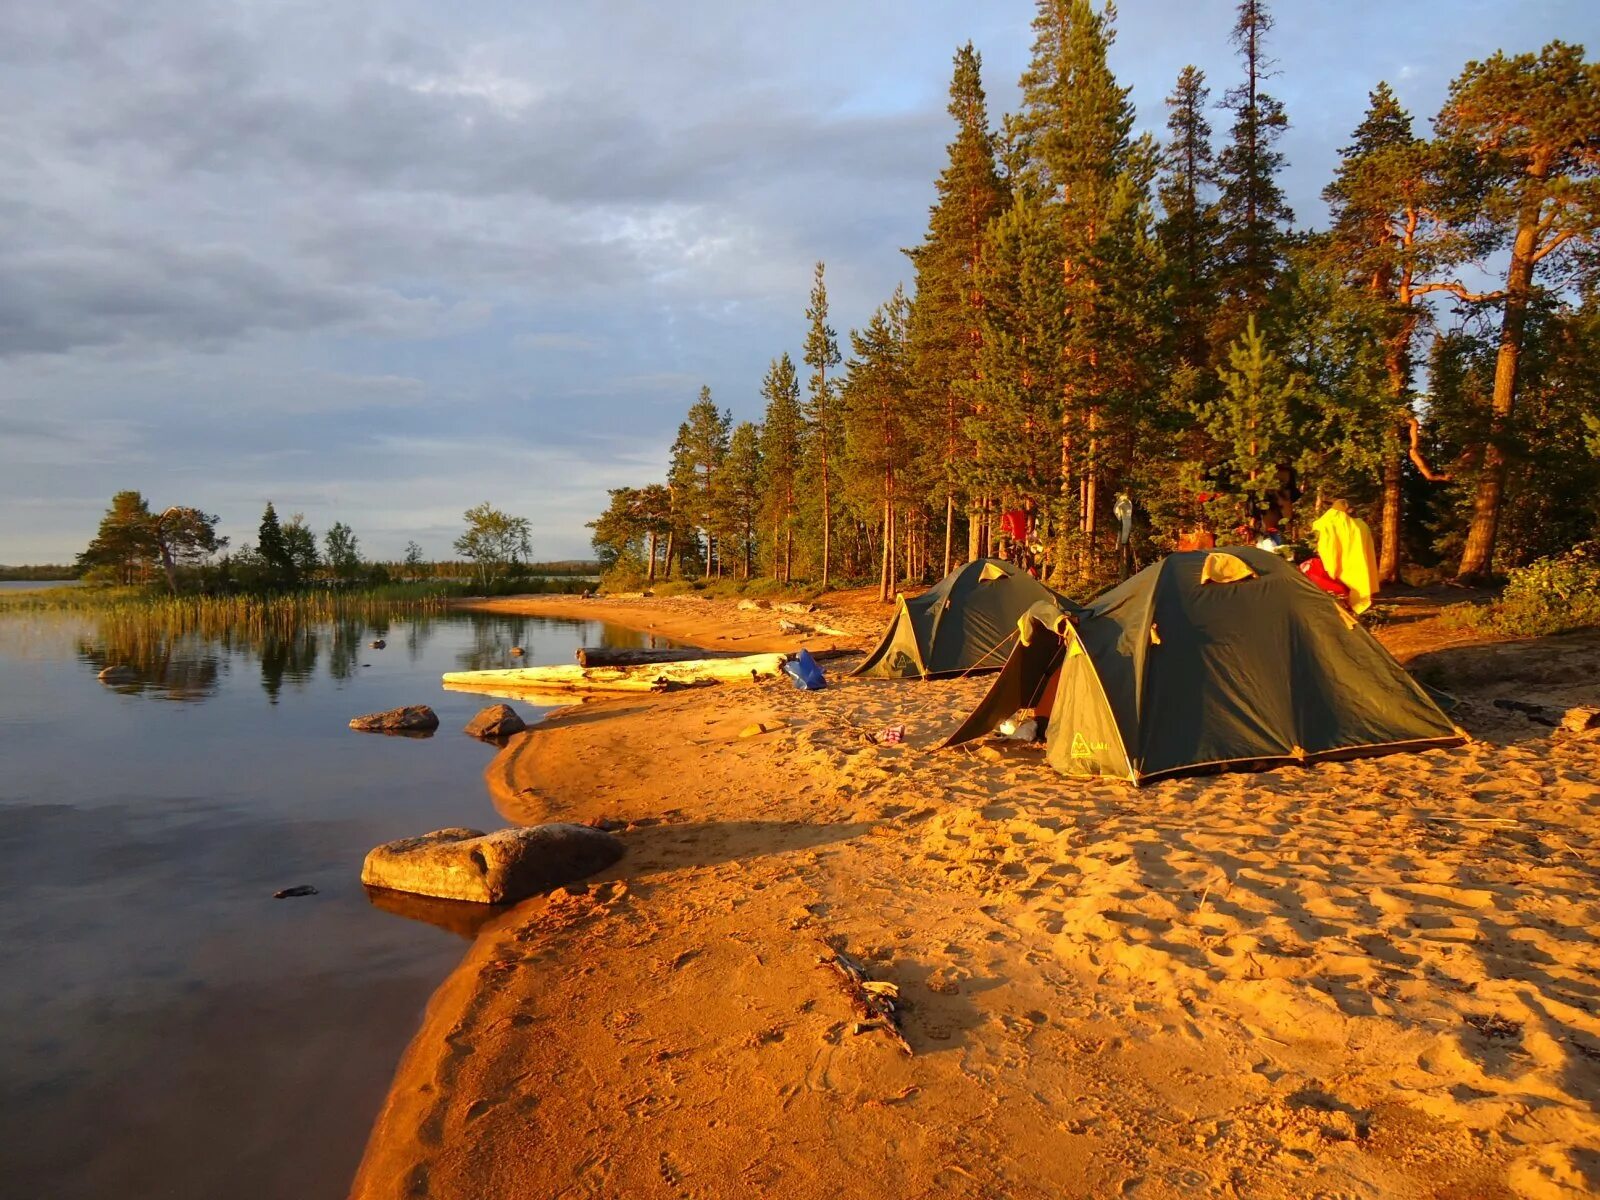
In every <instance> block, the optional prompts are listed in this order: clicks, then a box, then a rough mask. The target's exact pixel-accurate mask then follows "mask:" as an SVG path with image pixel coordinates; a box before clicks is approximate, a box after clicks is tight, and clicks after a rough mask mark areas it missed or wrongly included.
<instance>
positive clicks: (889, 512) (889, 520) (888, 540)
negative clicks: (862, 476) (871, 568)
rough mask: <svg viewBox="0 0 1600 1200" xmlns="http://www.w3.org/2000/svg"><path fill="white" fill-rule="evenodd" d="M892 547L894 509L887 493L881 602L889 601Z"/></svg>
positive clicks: (879, 583) (884, 508)
mask: <svg viewBox="0 0 1600 1200" xmlns="http://www.w3.org/2000/svg"><path fill="white" fill-rule="evenodd" d="M892 545H894V508H893V506H892V505H891V504H890V502H889V496H888V494H887V493H885V494H884V497H883V562H882V564H881V567H880V569H879V571H878V599H879V600H880V601H887V600H888V599H889V586H890V582H891V581H890V579H889V575H890V572H891V569H892V568H891V567H890V565H889V560H890V556H891V554H892V553H893V551H891V550H890V547H891V546H892Z"/></svg>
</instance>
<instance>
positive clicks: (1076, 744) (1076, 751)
mask: <svg viewBox="0 0 1600 1200" xmlns="http://www.w3.org/2000/svg"><path fill="white" fill-rule="evenodd" d="M1105 748H1106V744H1105V743H1104V742H1094V743H1091V742H1090V741H1089V740H1088V739H1087V738H1086V737H1084V736H1083V734H1081V733H1079V732H1078V731H1077V730H1073V732H1072V748H1071V750H1070V751H1069V753H1070V754H1071V755H1072V757H1073V758H1093V757H1094V756H1095V754H1096V753H1097V752H1098V751H1101V750H1104V749H1105Z"/></svg>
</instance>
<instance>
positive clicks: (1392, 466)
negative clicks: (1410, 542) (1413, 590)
mask: <svg viewBox="0 0 1600 1200" xmlns="http://www.w3.org/2000/svg"><path fill="white" fill-rule="evenodd" d="M1402 436H1404V430H1401V429H1396V430H1395V433H1394V437H1395V442H1394V444H1393V445H1391V446H1389V447H1388V448H1387V449H1386V450H1385V451H1384V454H1383V516H1382V519H1381V520H1380V526H1381V528H1380V531H1379V535H1378V537H1379V542H1380V545H1379V547H1378V582H1379V583H1398V582H1399V580H1400V519H1401V516H1402V511H1403V510H1402V507H1401V497H1400V479H1401V469H1400V441H1399V439H1400V438H1401V437H1402Z"/></svg>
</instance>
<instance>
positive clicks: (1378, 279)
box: [1323, 83, 1470, 583]
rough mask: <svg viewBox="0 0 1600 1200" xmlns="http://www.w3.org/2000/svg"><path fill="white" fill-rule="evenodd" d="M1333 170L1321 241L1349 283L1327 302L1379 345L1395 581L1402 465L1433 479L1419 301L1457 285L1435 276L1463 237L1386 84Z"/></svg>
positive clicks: (1384, 542) (1390, 565) (1384, 573)
mask: <svg viewBox="0 0 1600 1200" xmlns="http://www.w3.org/2000/svg"><path fill="white" fill-rule="evenodd" d="M1340 154H1341V159H1340V163H1339V169H1338V172H1337V174H1336V175H1335V177H1334V180H1333V182H1332V183H1331V184H1329V185H1328V187H1327V188H1326V189H1325V190H1324V192H1323V197H1324V199H1326V200H1327V201H1328V205H1329V209H1330V211H1331V214H1332V217H1333V224H1332V228H1331V229H1330V230H1329V232H1328V235H1327V237H1326V239H1325V241H1324V245H1325V255H1324V257H1325V258H1326V260H1327V262H1328V264H1329V268H1330V269H1331V270H1333V271H1335V272H1336V273H1338V274H1339V275H1340V276H1341V277H1342V279H1343V280H1344V282H1345V283H1346V285H1347V287H1348V289H1349V290H1348V291H1347V292H1346V293H1344V294H1343V295H1342V296H1334V297H1331V298H1330V300H1329V304H1331V305H1341V304H1342V305H1343V306H1345V307H1347V308H1357V309H1359V310H1360V311H1359V313H1358V319H1360V320H1362V321H1363V323H1364V324H1365V325H1366V327H1367V328H1368V329H1369V330H1370V333H1371V336H1372V337H1373V338H1374V340H1376V341H1377V342H1378V344H1379V345H1380V346H1381V348H1382V355H1383V371H1384V381H1385V384H1384V405H1383V407H1384V409H1385V411H1384V412H1382V413H1380V414H1378V419H1377V420H1376V421H1375V422H1374V423H1373V425H1374V433H1375V435H1376V441H1377V443H1378V444H1377V445H1376V446H1375V447H1374V451H1375V453H1374V457H1375V458H1376V459H1377V460H1378V462H1379V469H1380V471H1381V473H1382V496H1383V499H1382V515H1381V517H1380V519H1379V536H1378V540H1379V559H1378V573H1379V577H1380V578H1381V579H1382V580H1383V581H1384V582H1386V583H1390V582H1394V581H1395V580H1397V579H1399V577H1400V561H1401V548H1400V543H1401V528H1402V511H1401V504H1402V497H1403V488H1402V482H1403V466H1404V460H1405V458H1406V457H1407V455H1408V454H1409V456H1410V458H1411V461H1412V462H1413V464H1414V465H1415V466H1416V468H1417V469H1418V470H1419V471H1420V473H1421V474H1422V475H1423V476H1424V477H1425V478H1428V479H1442V476H1439V475H1437V474H1436V473H1435V472H1434V471H1433V470H1432V468H1431V467H1430V466H1429V465H1428V462H1427V460H1426V458H1425V457H1424V456H1423V454H1422V452H1421V429H1420V424H1419V421H1418V417H1417V414H1416V412H1414V411H1413V409H1412V399H1413V396H1412V388H1411V375H1412V343H1413V341H1414V340H1415V337H1416V334H1417V331H1418V329H1419V328H1420V327H1421V326H1422V325H1423V324H1424V323H1425V322H1426V321H1427V320H1428V319H1429V311H1428V308H1427V306H1426V305H1424V304H1423V303H1422V297H1423V296H1426V295H1428V294H1429V293H1431V292H1439V291H1449V292H1452V293H1453V294H1455V295H1457V296H1458V297H1464V296H1465V295H1466V293H1465V291H1464V289H1463V288H1462V287H1461V285H1460V284H1459V283H1456V282H1454V281H1452V280H1448V279H1442V278H1439V276H1440V274H1441V273H1443V272H1447V271H1449V270H1451V269H1453V268H1454V267H1456V266H1458V265H1459V264H1460V263H1461V262H1462V261H1464V260H1465V258H1466V257H1467V255H1468V253H1469V250H1470V247H1469V246H1468V244H1467V241H1466V240H1465V239H1463V238H1461V237H1460V236H1458V235H1456V234H1454V233H1453V232H1452V231H1451V230H1449V229H1448V228H1447V227H1446V225H1445V224H1444V223H1443V221H1442V219H1441V217H1442V213H1441V204H1442V202H1443V196H1442V194H1441V191H1440V187H1439V181H1438V171H1437V169H1436V163H1437V158H1438V155H1437V153H1436V151H1435V149H1434V148H1433V147H1432V146H1430V145H1429V144H1428V143H1427V142H1425V141H1424V140H1422V139H1421V138H1419V137H1417V136H1416V135H1415V134H1414V133H1413V132H1412V127H1411V116H1410V114H1409V113H1407V112H1406V111H1405V110H1404V109H1403V108H1401V107H1400V102H1399V100H1398V99H1396V97H1395V94H1394V92H1393V91H1392V90H1391V89H1390V88H1389V85H1388V84H1386V83H1380V84H1379V85H1378V86H1377V88H1376V89H1374V91H1373V92H1372V93H1371V95H1370V97H1369V103H1368V107H1367V112H1366V115H1365V116H1364V117H1363V118H1362V121H1361V124H1360V125H1358V126H1357V127H1356V131H1355V135H1354V138H1353V140H1352V142H1351V144H1350V145H1349V146H1347V147H1345V148H1344V149H1343V150H1342V151H1340Z"/></svg>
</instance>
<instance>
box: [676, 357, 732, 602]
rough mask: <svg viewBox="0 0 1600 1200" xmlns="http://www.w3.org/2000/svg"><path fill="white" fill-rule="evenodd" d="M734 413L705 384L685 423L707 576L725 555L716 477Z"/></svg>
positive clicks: (692, 502) (691, 503)
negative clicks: (722, 406)
mask: <svg viewBox="0 0 1600 1200" xmlns="http://www.w3.org/2000/svg"><path fill="white" fill-rule="evenodd" d="M732 427H733V415H732V414H731V413H729V412H727V411H725V410H722V409H719V408H717V406H716V404H715V403H714V402H713V401H712V399H711V389H710V388H709V387H702V388H701V389H700V397H699V399H697V400H696V401H695V402H694V403H693V404H692V405H690V407H689V418H688V420H687V421H685V422H684V424H683V427H682V439H683V454H684V458H685V460H686V463H687V465H688V468H689V488H690V494H689V495H688V497H686V500H685V502H686V504H687V506H688V511H689V513H690V515H691V517H692V519H693V521H694V523H695V524H696V525H698V526H699V527H700V531H701V534H702V536H703V537H704V538H705V544H706V561H705V569H704V577H705V578H708V579H709V578H710V577H711V573H712V568H713V567H715V569H716V573H717V574H718V575H721V574H722V567H723V562H722V555H721V552H720V548H719V546H718V540H719V538H720V536H721V535H722V534H724V533H725V532H726V531H727V528H728V526H727V521H726V514H725V512H724V511H723V509H722V508H721V506H720V505H719V504H718V503H717V495H716V477H717V473H718V472H719V471H720V470H722V464H723V462H724V461H725V460H726V459H727V457H728V438H729V433H730V430H731V429H732Z"/></svg>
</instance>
